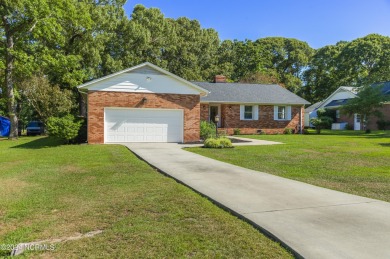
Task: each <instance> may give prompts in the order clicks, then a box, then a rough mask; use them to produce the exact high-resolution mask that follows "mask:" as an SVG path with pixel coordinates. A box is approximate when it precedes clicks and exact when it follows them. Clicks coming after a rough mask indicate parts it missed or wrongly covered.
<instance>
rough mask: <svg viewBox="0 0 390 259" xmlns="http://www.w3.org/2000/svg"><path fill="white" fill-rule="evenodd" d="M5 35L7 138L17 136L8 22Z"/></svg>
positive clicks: (12, 41) (11, 40)
mask: <svg viewBox="0 0 390 259" xmlns="http://www.w3.org/2000/svg"><path fill="white" fill-rule="evenodd" d="M4 27H5V28H4V29H5V37H6V50H5V52H6V53H5V55H6V57H5V62H6V69H5V86H6V88H7V108H8V115H9V118H10V121H11V130H10V134H9V139H17V138H18V117H17V115H16V101H15V95H14V82H13V78H12V72H13V68H14V60H15V57H14V55H13V54H12V51H13V48H14V37H13V35H12V34H11V33H10V28H9V25H8V24H5V26H4Z"/></svg>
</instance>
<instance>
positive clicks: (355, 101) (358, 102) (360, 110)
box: [342, 85, 390, 129]
mask: <svg viewBox="0 0 390 259" xmlns="http://www.w3.org/2000/svg"><path fill="white" fill-rule="evenodd" d="M382 88H383V85H376V86H372V85H365V86H362V87H360V89H359V92H358V93H357V95H356V97H355V98H352V99H350V100H348V102H347V103H346V104H345V105H344V106H343V107H342V111H343V112H344V113H346V114H348V115H350V116H352V115H354V114H360V115H361V116H362V118H363V129H366V127H367V124H368V122H369V120H370V117H371V116H376V117H382V115H383V114H382V112H381V111H380V108H381V107H383V103H384V102H386V101H389V100H390V98H389V95H385V94H384V93H383V92H382Z"/></svg>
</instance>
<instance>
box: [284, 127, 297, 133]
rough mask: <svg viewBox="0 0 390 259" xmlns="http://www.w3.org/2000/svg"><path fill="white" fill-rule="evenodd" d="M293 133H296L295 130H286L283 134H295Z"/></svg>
mask: <svg viewBox="0 0 390 259" xmlns="http://www.w3.org/2000/svg"><path fill="white" fill-rule="evenodd" d="M293 133H294V129H292V128H285V129H284V131H283V134H293Z"/></svg>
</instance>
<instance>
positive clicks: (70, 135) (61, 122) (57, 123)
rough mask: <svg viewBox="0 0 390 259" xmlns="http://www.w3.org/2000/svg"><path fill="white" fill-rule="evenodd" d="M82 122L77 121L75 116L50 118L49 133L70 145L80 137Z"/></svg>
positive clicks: (48, 121) (48, 123)
mask: <svg viewBox="0 0 390 259" xmlns="http://www.w3.org/2000/svg"><path fill="white" fill-rule="evenodd" d="M81 124H82V121H75V118H74V117H73V115H70V114H68V115H66V116H64V117H61V118H58V117H50V118H49V119H48V120H47V131H48V132H49V135H50V136H53V137H56V138H59V139H62V140H64V142H65V143H69V142H70V141H71V140H73V139H75V138H76V137H77V135H78V132H79V129H80V127H81Z"/></svg>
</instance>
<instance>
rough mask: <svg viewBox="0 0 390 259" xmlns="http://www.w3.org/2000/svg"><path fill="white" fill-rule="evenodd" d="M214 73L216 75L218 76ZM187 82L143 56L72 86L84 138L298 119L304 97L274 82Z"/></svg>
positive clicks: (192, 134) (170, 134) (129, 137)
mask: <svg viewBox="0 0 390 259" xmlns="http://www.w3.org/2000/svg"><path fill="white" fill-rule="evenodd" d="M218 78H219V79H218ZM218 78H217V79H218V80H217V81H216V82H215V83H203V82H189V81H186V80H184V79H183V78H180V77H178V76H176V75H174V74H172V73H170V72H168V71H166V70H164V69H162V68H160V67H157V66H155V65H153V64H150V63H148V62H146V63H143V64H140V65H138V66H135V67H132V68H128V69H125V70H122V71H119V72H117V73H114V74H111V75H108V76H105V77H102V78H99V79H96V80H92V81H90V82H87V83H85V84H83V85H80V86H79V87H78V89H79V91H80V93H81V94H82V96H83V98H84V99H85V100H86V103H87V117H88V130H87V131H88V143H90V144H100V143H120V142H184V143H187V142H194V141H198V140H199V138H200V121H201V120H214V119H215V116H216V115H219V116H220V118H221V120H220V122H219V127H222V128H225V129H227V131H229V133H232V131H233V129H235V128H240V129H241V133H248V134H251V133H257V132H259V130H262V131H264V132H267V133H276V132H283V131H284V129H285V128H292V129H298V128H299V127H301V126H302V125H303V112H304V110H303V105H305V104H307V103H308V102H306V101H305V100H303V99H302V98H300V97H298V96H296V95H295V94H293V93H291V92H289V91H288V90H286V89H284V88H282V87H280V86H278V85H249V84H231V83H224V82H221V80H222V81H223V80H224V79H223V77H218Z"/></svg>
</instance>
